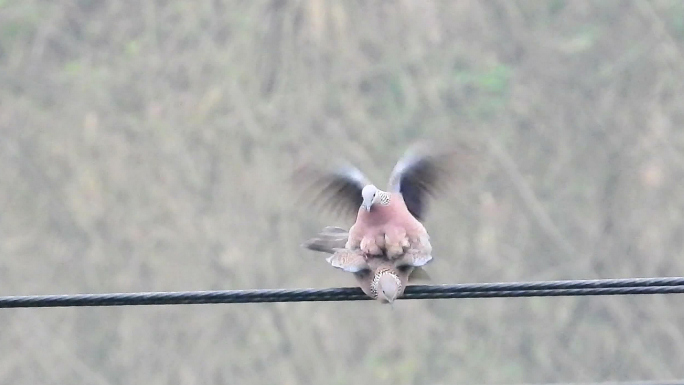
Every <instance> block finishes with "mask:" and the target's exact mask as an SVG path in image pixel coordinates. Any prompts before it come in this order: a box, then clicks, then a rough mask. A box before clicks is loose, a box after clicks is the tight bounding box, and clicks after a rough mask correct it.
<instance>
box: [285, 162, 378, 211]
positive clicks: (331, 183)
mask: <svg viewBox="0 0 684 385" xmlns="http://www.w3.org/2000/svg"><path fill="white" fill-rule="evenodd" d="M293 179H294V182H295V183H296V184H297V185H298V188H300V189H303V194H304V198H305V202H304V203H305V204H307V205H314V206H317V207H318V208H320V209H322V210H330V211H332V212H333V213H335V214H340V213H342V214H343V215H345V216H352V217H356V214H357V213H358V211H359V207H360V206H361V203H362V202H363V197H362V196H361V191H362V190H363V188H364V187H365V186H366V185H368V184H370V181H369V180H368V178H366V176H365V175H363V173H362V172H361V171H360V170H359V169H357V168H356V167H354V166H352V165H349V164H344V165H341V166H339V167H337V168H335V169H332V170H325V169H322V168H318V167H315V166H312V165H308V164H307V165H305V166H302V167H300V168H298V169H297V170H296V171H295V173H294V175H293Z"/></svg>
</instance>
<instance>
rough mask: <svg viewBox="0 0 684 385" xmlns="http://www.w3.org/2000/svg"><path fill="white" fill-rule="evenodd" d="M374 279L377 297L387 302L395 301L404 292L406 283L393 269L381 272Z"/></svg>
mask: <svg viewBox="0 0 684 385" xmlns="http://www.w3.org/2000/svg"><path fill="white" fill-rule="evenodd" d="M374 278H375V279H374V280H373V286H374V289H375V292H376V293H377V296H378V297H377V298H378V299H379V300H380V301H382V302H385V303H390V304H391V303H393V302H394V300H395V299H397V297H398V296H399V295H400V294H401V293H402V292H403V290H402V289H403V287H404V285H403V284H402V282H401V280H400V279H399V277H398V276H397V275H396V274H394V273H393V272H391V271H384V272H379V273H377V274H376V276H375V277H374Z"/></svg>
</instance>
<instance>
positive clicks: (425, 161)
mask: <svg viewBox="0 0 684 385" xmlns="http://www.w3.org/2000/svg"><path fill="white" fill-rule="evenodd" d="M455 152H456V151H455V150H446V151H444V150H442V151H440V150H437V149H435V148H428V147H427V146H423V147H418V146H414V147H413V148H411V149H409V151H407V153H406V154H405V155H404V156H403V157H402V158H401V159H399V161H398V162H397V164H396V165H395V167H394V169H393V170H392V173H391V176H390V178H389V183H388V188H387V191H383V190H380V189H379V188H377V187H376V186H375V185H374V184H372V183H371V182H370V181H369V180H368V179H367V178H366V177H365V176H364V175H363V173H361V171H359V170H358V169H357V168H355V167H353V166H351V165H345V166H343V167H339V168H337V169H336V170H334V171H332V172H329V171H328V172H326V171H322V170H319V169H315V168H313V167H304V168H302V169H300V170H299V172H298V173H297V175H298V177H299V178H306V179H308V181H309V183H311V182H313V184H314V186H311V187H310V188H311V189H320V190H322V193H321V194H320V195H319V198H323V199H324V200H325V201H326V203H331V206H333V207H336V208H344V209H346V210H348V211H351V210H353V211H356V222H355V223H354V224H353V225H352V226H351V228H350V229H349V236H348V239H347V242H346V244H345V248H346V249H348V250H355V249H357V248H360V249H361V251H362V252H363V253H365V254H366V255H367V256H378V255H385V256H386V257H388V258H390V259H392V258H398V257H400V256H402V255H403V254H404V253H405V252H406V251H407V250H409V249H411V250H413V251H414V252H419V253H421V254H424V255H427V256H429V255H430V254H431V252H432V246H431V244H430V237H429V235H428V233H427V230H426V229H425V227H424V226H423V223H422V220H423V218H424V215H425V206H426V203H427V202H426V201H427V196H428V194H430V195H433V196H434V192H435V190H436V189H437V188H438V187H439V186H440V185H442V184H443V182H445V179H446V178H445V175H447V174H448V173H449V171H451V170H450V166H451V161H452V160H453V158H454V155H455Z"/></svg>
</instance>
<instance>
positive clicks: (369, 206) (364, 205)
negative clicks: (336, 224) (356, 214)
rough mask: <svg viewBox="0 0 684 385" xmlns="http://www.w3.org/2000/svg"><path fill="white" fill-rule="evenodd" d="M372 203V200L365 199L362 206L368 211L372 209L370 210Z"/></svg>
mask: <svg viewBox="0 0 684 385" xmlns="http://www.w3.org/2000/svg"><path fill="white" fill-rule="evenodd" d="M371 205H372V203H371V202H365V201H364V202H363V203H362V204H361V207H363V208H364V209H366V211H370V210H371Z"/></svg>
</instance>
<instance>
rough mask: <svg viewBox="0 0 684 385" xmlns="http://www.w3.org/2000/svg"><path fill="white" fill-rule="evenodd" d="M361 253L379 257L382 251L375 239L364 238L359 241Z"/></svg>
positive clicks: (370, 237) (371, 237)
mask: <svg viewBox="0 0 684 385" xmlns="http://www.w3.org/2000/svg"><path fill="white" fill-rule="evenodd" d="M361 251H363V252H364V253H365V254H367V255H368V254H370V255H381V254H382V249H381V248H380V247H378V245H377V244H376V242H375V237H373V236H365V237H363V239H361Z"/></svg>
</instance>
